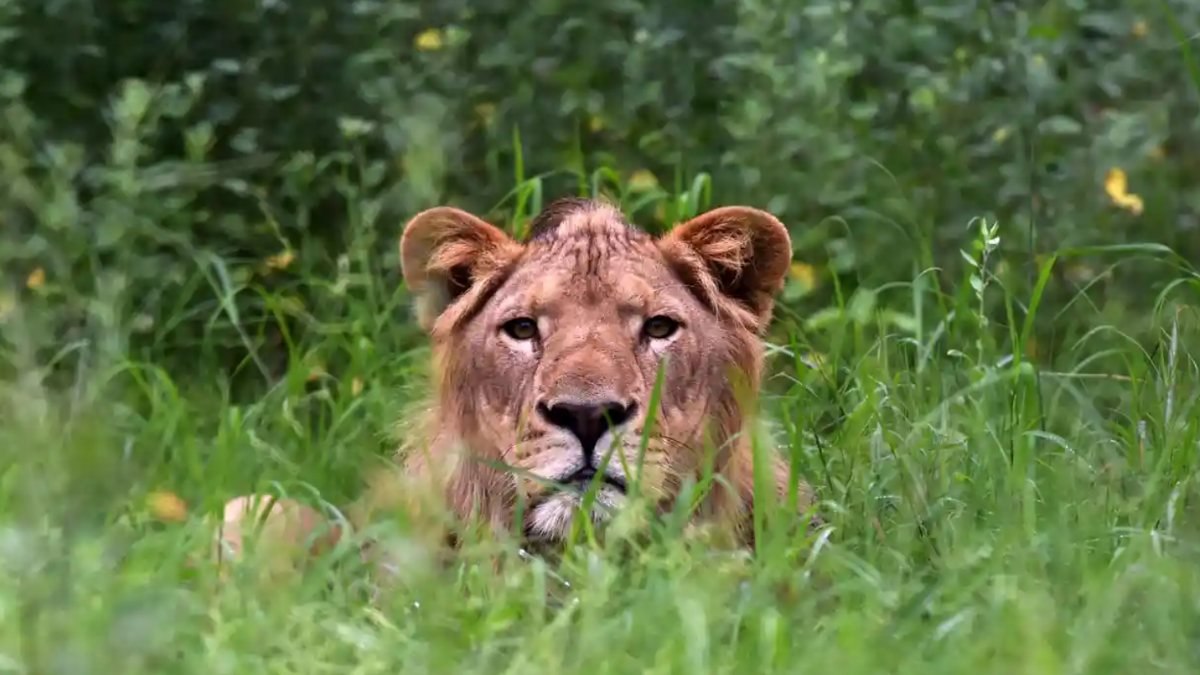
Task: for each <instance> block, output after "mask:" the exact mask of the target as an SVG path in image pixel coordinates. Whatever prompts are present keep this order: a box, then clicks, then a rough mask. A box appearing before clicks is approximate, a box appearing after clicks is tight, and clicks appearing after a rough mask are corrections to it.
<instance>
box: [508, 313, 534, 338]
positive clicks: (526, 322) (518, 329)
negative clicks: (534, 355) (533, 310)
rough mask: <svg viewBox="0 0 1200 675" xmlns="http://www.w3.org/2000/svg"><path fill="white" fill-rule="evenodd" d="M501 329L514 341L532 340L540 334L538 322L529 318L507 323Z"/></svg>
mask: <svg viewBox="0 0 1200 675" xmlns="http://www.w3.org/2000/svg"><path fill="white" fill-rule="evenodd" d="M501 329H502V330H503V331H504V332H505V333H507V334H508V336H509V337H510V338H512V339H514V340H532V339H534V338H535V337H537V334H538V329H537V322H536V321H534V320H533V319H527V318H520V319H513V320H512V321H508V322H505V324H504V325H503V326H501Z"/></svg>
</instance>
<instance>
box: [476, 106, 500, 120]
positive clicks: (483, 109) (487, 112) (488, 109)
mask: <svg viewBox="0 0 1200 675" xmlns="http://www.w3.org/2000/svg"><path fill="white" fill-rule="evenodd" d="M475 115H476V116H478V117H479V120H480V121H481V122H483V123H484V124H491V123H492V118H494V117H495V116H496V104H495V103H480V104H479V105H477V106H475Z"/></svg>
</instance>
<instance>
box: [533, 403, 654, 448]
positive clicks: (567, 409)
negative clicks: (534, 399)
mask: <svg viewBox="0 0 1200 675" xmlns="http://www.w3.org/2000/svg"><path fill="white" fill-rule="evenodd" d="M636 407H637V404H634V403H630V404H628V405H626V404H624V403H618V402H616V401H606V402H603V403H566V402H564V403H555V404H553V405H546V404H545V403H539V404H538V411H539V412H541V414H542V417H544V418H545V419H546V421H547V422H549V423H550V424H553V425H554V426H556V427H560V428H562V429H566V430H567V431H570V432H571V433H572V434H574V435H575V438H578V439H579V442H580V443H581V444H582V445H583V454H584V456H585V457H588V456H590V455H591V454H592V450H593V449H594V448H595V447H596V441H598V440H600V437H601V436H603V435H604V432H605V431H606V430H608V428H609V427H616V426H620V425H622V424H624V423H625V422H627V421H629V418H630V417H633V411H634V409H635V408H636Z"/></svg>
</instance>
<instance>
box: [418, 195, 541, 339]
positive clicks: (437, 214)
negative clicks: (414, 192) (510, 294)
mask: <svg viewBox="0 0 1200 675" xmlns="http://www.w3.org/2000/svg"><path fill="white" fill-rule="evenodd" d="M520 250H521V245H520V244H518V243H517V242H516V241H514V240H513V239H512V238H511V237H509V236H508V234H506V233H505V232H504V231H503V230H501V229H500V228H498V227H496V226H494V225H492V224H490V223H487V222H485V221H483V220H482V219H480V218H478V217H476V216H473V215H471V214H470V213H467V212H466V211H463V210H461V209H456V208H454V207H452V206H439V207H437V208H432V209H429V210H426V211H422V212H421V213H418V214H417V215H415V216H413V218H412V220H410V221H408V224H407V225H406V226H405V227H404V234H403V235H402V236H401V238H400V267H401V269H402V270H403V272H404V283H405V284H407V285H408V288H409V289H410V290H411V291H412V292H413V294H414V295H415V296H416V300H417V322H418V323H419V324H420V325H421V327H422V328H423V329H425V330H429V329H430V328H431V327H432V326H433V323H434V320H436V319H437V317H438V316H440V315H441V314H442V313H443V312H444V311H446V309H447V308H448V307H449V306H450V305H451V304H453V303H454V301H455V300H457V299H458V298H459V297H460V296H463V295H465V294H467V293H468V292H470V291H471V290H473V289H475V288H477V287H478V286H479V284H480V283H481V281H484V280H486V279H487V278H488V277H489V276H491V275H492V273H493V272H495V271H496V270H497V269H498V268H500V267H501V266H503V264H504V263H505V262H506V261H508V260H511V258H512V257H513V256H515V255H517V254H518V253H519V252H520Z"/></svg>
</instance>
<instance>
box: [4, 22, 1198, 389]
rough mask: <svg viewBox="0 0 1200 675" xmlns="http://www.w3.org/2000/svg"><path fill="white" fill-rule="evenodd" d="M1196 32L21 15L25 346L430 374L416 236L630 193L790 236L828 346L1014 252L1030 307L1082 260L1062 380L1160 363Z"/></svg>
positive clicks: (1105, 27) (1057, 25)
mask: <svg viewBox="0 0 1200 675" xmlns="http://www.w3.org/2000/svg"><path fill="white" fill-rule="evenodd" d="M1198 34H1200V5H1197V4H1196V3H1193V2H1187V1H1185V0H1144V1H1135V2H1118V1H1117V0H1049V1H1046V2H1037V3H1021V2H1005V1H991V0H931V1H929V2H920V3H917V2H910V1H904V2H894V1H892V0H853V1H851V0H812V1H807V2H800V3H796V2H785V1H783V0H740V1H738V2H731V1H725V0H718V1H716V2H712V3H693V2H680V1H678V0H667V1H665V2H653V3H651V2H644V1H642V0H614V1H612V2H605V3H580V2H570V1H567V0H537V1H535V2H530V3H518V4H513V3H507V2H495V1H494V0H484V1H478V0H475V1H471V2H466V1H463V0H439V1H438V2H410V1H406V0H355V1H352V2H346V1H337V2H333V1H329V0H309V1H307V2H283V1H280V0H262V1H261V2H254V3H245V2H221V1H218V2H214V1H212V0H176V1H175V2H170V3H153V2H144V1H140V0H112V1H110V2H93V1H92V0H0V118H2V120H3V122H2V124H0V269H3V277H2V279H0V281H2V285H0V316H3V317H7V320H8V321H9V322H19V324H20V325H21V328H22V331H21V332H22V333H24V334H25V335H26V339H27V340H28V341H29V344H28V345H27V346H26V347H27V348H25V349H24V351H25V352H27V353H28V355H29V356H30V357H36V360H37V361H39V362H45V361H47V360H50V361H53V362H54V363H59V364H60V365H69V364H70V363H71V362H72V359H74V358H77V356H73V355H72V354H71V353H69V352H70V350H68V353H66V354H60V353H59V350H61V349H62V348H63V345H70V344H73V343H79V342H80V341H85V342H87V343H88V344H91V345H93V346H96V347H98V348H99V349H100V353H101V354H103V353H108V354H111V355H113V358H117V355H123V354H126V353H131V354H134V355H137V356H138V357H139V358H147V359H149V360H152V361H155V362H160V363H171V364H173V366H174V367H177V368H179V369H183V370H186V368H187V367H188V366H189V365H195V364H196V363H197V361H196V359H195V356H196V351H197V350H203V351H205V352H211V355H212V356H215V357H217V358H218V359H220V363H222V364H224V365H225V366H226V367H227V368H228V371H229V372H230V373H250V377H251V379H252V380H255V381H258V382H262V381H263V379H262V377H261V376H266V380H267V381H269V380H270V379H271V374H273V373H276V374H277V373H278V372H280V369H281V368H283V367H284V364H285V363H286V358H285V356H286V354H287V352H288V351H289V350H294V349H296V345H298V344H301V343H302V342H303V337H304V336H305V335H307V334H308V333H311V332H312V331H313V330H325V331H329V330H334V331H337V332H339V333H342V334H346V333H347V332H349V333H354V332H355V331H359V332H362V333H363V334H364V335H370V336H372V339H374V336H377V335H379V334H380V333H383V332H386V333H387V334H388V335H389V336H390V337H389V339H394V340H396V342H395V343H394V344H393V345H391V346H393V347H402V346H405V345H408V344H411V341H412V340H413V338H415V337H416V335H415V333H414V328H413V327H412V325H411V322H410V321H409V320H408V314H407V310H406V308H405V306H404V295H403V289H402V288H401V282H400V278H399V273H398V265H397V256H396V251H395V248H396V247H395V243H396V240H397V237H398V234H399V231H400V227H401V225H402V224H403V222H404V221H405V219H406V218H407V217H409V216H410V215H411V214H413V213H414V212H416V211H417V210H419V209H421V208H425V207H429V206H432V205H435V204H441V203H452V204H456V205H460V206H463V207H466V208H469V209H473V210H475V211H477V212H479V213H482V214H485V215H487V216H488V217H490V218H492V219H493V220H494V221H496V222H499V223H502V224H511V225H515V226H517V227H519V226H520V224H521V223H522V222H523V221H524V219H527V218H528V217H530V215H531V214H532V213H533V212H535V211H536V210H537V207H538V206H539V205H540V204H541V203H543V202H544V201H548V200H549V199H552V198H554V197H556V196H560V195H562V194H565V193H575V192H584V193H588V192H605V193H608V194H610V195H612V196H615V197H617V198H619V199H621V200H622V203H623V204H625V206H626V208H627V209H628V210H629V211H630V213H631V214H632V216H633V218H634V219H635V220H636V221H637V222H639V223H641V224H643V225H645V226H647V227H651V228H656V227H663V226H666V225H669V224H670V223H669V221H671V220H673V219H675V218H677V217H680V216H682V215H686V214H687V212H688V210H689V209H691V210H695V209H696V208H703V207H707V206H710V205H715V204H719V203H731V202H740V203H749V204H753V205H756V206H760V207H763V208H767V209H770V210H772V211H773V212H775V213H776V214H778V215H779V216H780V217H781V218H782V219H783V220H784V221H785V222H786V223H787V224H788V226H789V227H790V228H791V230H792V232H793V236H794V239H795V248H796V260H797V262H798V264H797V265H796V267H795V269H794V274H793V280H792V282H791V284H790V286H789V288H788V290H787V295H786V297H787V305H788V308H790V309H792V310H794V312H792V313H790V314H787V313H785V319H784V320H791V321H792V322H793V324H795V325H798V326H800V327H801V328H802V329H806V330H808V331H809V332H810V333H812V334H813V335H817V337H815V338H813V339H814V340H819V339H820V338H819V333H820V331H821V330H822V329H823V328H826V327H828V326H829V325H831V323H835V322H836V320H837V319H838V318H839V317H840V318H842V319H847V320H852V321H857V323H858V324H860V327H861V328H865V329H872V330H885V331H898V332H900V333H902V334H913V333H916V332H918V331H921V330H929V329H930V326H929V325H923V324H929V323H930V319H928V318H927V317H922V316H915V315H914V311H913V306H914V303H913V302H912V290H911V289H910V288H907V287H905V288H902V289H899V290H895V289H894V290H892V291H891V292H889V291H888V290H887V288H886V286H884V284H885V282H889V281H894V280H896V279H914V278H915V279H917V280H918V283H921V284H927V286H926V288H936V289H939V290H940V292H941V293H943V294H944V296H942V297H945V298H949V304H953V303H954V299H955V298H962V297H968V298H969V297H970V296H971V289H970V288H968V287H967V285H966V284H965V283H963V282H964V281H965V277H964V270H965V269H966V268H964V264H965V263H964V261H963V260H962V259H961V257H960V256H959V254H958V251H959V250H960V249H965V248H968V247H969V246H970V245H971V242H972V241H974V240H975V239H976V237H975V232H976V230H975V227H974V225H973V223H974V222H976V219H980V218H982V219H985V220H986V221H987V222H989V223H993V222H997V223H998V224H999V232H1000V233H1001V239H1002V244H1001V248H1002V254H1003V260H1004V261H1005V262H1004V264H1003V265H1002V266H1000V268H998V269H997V270H996V279H997V280H998V281H999V282H1001V283H1003V284H1004V285H1005V288H1006V289H1007V290H1009V291H1011V293H1012V295H1013V296H1016V297H1022V296H1024V297H1028V295H1029V288H1030V287H1031V286H1032V285H1033V284H1034V283H1035V281H1036V279H1037V276H1038V267H1037V265H1038V262H1039V261H1044V260H1045V259H1046V257H1047V256H1048V255H1050V254H1053V253H1058V254H1059V255H1060V256H1062V261H1061V262H1060V264H1058V265H1056V266H1054V268H1053V275H1054V279H1055V281H1057V282H1060V283H1053V284H1050V285H1048V286H1047V289H1046V292H1047V299H1046V302H1047V303H1049V304H1050V306H1052V307H1054V308H1055V312H1046V313H1043V314H1042V315H1040V316H1039V317H1038V320H1037V325H1036V326H1035V327H1034V328H1035V331H1036V333H1035V335H1036V338H1035V339H1033V340H1030V345H1024V346H1022V347H1021V348H1024V349H1026V351H1029V352H1031V355H1032V353H1033V352H1040V355H1041V356H1044V357H1045V358H1049V359H1053V355H1054V354H1055V353H1056V350H1057V349H1059V348H1060V347H1061V345H1063V344H1069V341H1070V340H1072V339H1074V338H1076V337H1078V336H1079V335H1078V333H1076V334H1063V333H1062V331H1060V330H1059V327H1060V326H1063V325H1070V326H1072V327H1073V328H1072V330H1077V331H1086V330H1088V327H1089V326H1090V325H1095V324H1097V323H1101V322H1102V323H1104V324H1106V325H1112V326H1117V327H1119V328H1120V329H1122V330H1125V331H1128V332H1129V333H1130V334H1132V335H1137V336H1143V337H1144V336H1146V335H1148V333H1147V331H1149V330H1151V325H1150V323H1149V322H1147V321H1146V318H1147V310H1150V309H1151V308H1152V307H1153V306H1154V304H1155V302H1156V299H1157V298H1158V295H1159V294H1160V293H1161V292H1163V291H1164V290H1167V289H1165V286H1164V284H1166V283H1167V282H1169V281H1170V280H1172V279H1175V278H1177V271H1176V270H1175V269H1173V268H1174V267H1176V266H1177V263H1178V262H1179V261H1180V260H1196V259H1197V257H1198V256H1200V219H1198V214H1200V153H1197V152H1196V151H1195V148H1197V147H1200V116H1198V114H1197V113H1198V110H1200V107H1198V97H1197V91H1198V85H1200V57H1198V56H1197V54H1196V50H1197V49H1200V42H1197V40H1196V36H1197V35H1198ZM514 186H516V188H515V189H514ZM1146 244H1153V245H1155V246H1161V247H1168V248H1169V249H1171V250H1172V251H1173V252H1174V253H1170V252H1168V251H1167V250H1166V248H1156V247H1155V246H1146ZM1096 245H1104V246H1106V247H1109V248H1108V249H1106V250H1107V251H1113V250H1121V249H1113V248H1112V247H1114V246H1121V245H1136V246H1135V247H1133V248H1128V249H1125V250H1123V251H1122V252H1123V255H1120V256H1119V257H1117V256H1106V255H1105V250H1097V249H1096V248H1094V247H1095V246H1096ZM972 255H974V254H972ZM370 275H374V276H376V277H381V278H383V279H387V280H392V281H393V282H394V284H393V286H392V287H390V288H389V287H386V286H385V287H383V290H384V291H385V292H387V293H388V295H387V296H386V297H372V298H371V299H372V300H373V301H375V302H376V306H377V307H378V310H379V311H378V313H377V314H376V315H375V316H374V317H356V318H355V320H354V321H349V322H345V323H341V322H335V323H334V325H332V326H331V325H330V324H329V321H333V319H334V318H336V317H337V316H338V314H337V313H338V311H339V309H338V308H341V307H344V306H346V303H347V302H348V298H355V297H358V298H360V299H361V298H363V297H365V296H367V295H370V294H371V293H373V292H375V291H377V290H378V289H377V288H371V287H370V285H369V284H367V283H365V282H364V281H363V279H364V278H365V276H370ZM1085 288H1086V289H1087V291H1088V293H1087V300H1086V302H1077V301H1073V300H1072V299H1073V298H1076V297H1077V296H1078V293H1079V291H1080V289H1085ZM392 291H394V293H393V292H392ZM996 302H997V303H1000V304H997V306H996V307H993V308H991V310H989V311H992V310H994V311H995V312H996V313H997V314H996V316H997V317H999V318H1001V319H1003V314H1004V312H1005V310H1004V308H1003V307H1002V301H1001V300H997V301H996ZM32 307H36V308H37V311H33V310H31V309H30V308H32ZM44 310H49V311H44ZM876 310H879V311H876ZM847 312H849V314H848V313H847ZM18 314H19V316H20V318H19V319H16V318H15V317H17V316H18ZM1067 315H1070V316H1072V317H1073V318H1076V319H1078V318H1080V317H1081V316H1084V315H1086V317H1085V320H1083V321H1082V322H1079V321H1076V322H1068V323H1064V322H1063V321H1062V319H1063V318H1064V316H1067ZM788 317H790V318H788ZM0 320H6V319H0ZM363 321H366V322H368V323H371V322H375V323H374V324H373V325H371V326H363V325H361V323H362V322H363ZM842 323H844V322H842ZM384 328H388V330H387V331H384V330H382V329H384ZM39 336H40V337H39ZM106 343H108V344H106ZM351 343H353V341H351ZM1033 345H1036V346H1033ZM1010 347H1013V348H1015V346H1012V345H1010ZM18 351H21V350H18ZM56 355H57V356H56ZM280 355H284V356H283V357H281V356H280ZM293 355H294V354H293ZM343 357H344V358H351V359H352V358H353V356H352V355H350V356H347V355H343ZM205 363H210V361H205ZM66 371H68V372H69V371H70V369H69V368H67V369H66Z"/></svg>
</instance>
